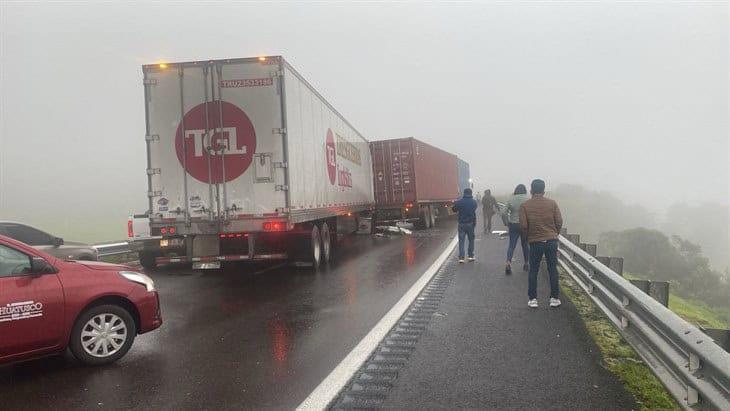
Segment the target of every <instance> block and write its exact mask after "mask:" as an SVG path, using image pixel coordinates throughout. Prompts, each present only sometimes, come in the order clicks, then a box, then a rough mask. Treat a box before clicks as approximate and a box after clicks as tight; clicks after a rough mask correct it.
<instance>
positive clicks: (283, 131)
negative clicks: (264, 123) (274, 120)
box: [271, 128, 286, 134]
mask: <svg viewBox="0 0 730 411" xmlns="http://www.w3.org/2000/svg"><path fill="white" fill-rule="evenodd" d="M271 134H286V128H273V129H271Z"/></svg>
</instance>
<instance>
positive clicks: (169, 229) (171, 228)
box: [167, 227, 175, 235]
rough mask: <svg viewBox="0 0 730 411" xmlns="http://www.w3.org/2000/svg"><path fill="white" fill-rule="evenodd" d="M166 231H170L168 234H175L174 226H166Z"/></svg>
mask: <svg viewBox="0 0 730 411" xmlns="http://www.w3.org/2000/svg"><path fill="white" fill-rule="evenodd" d="M167 232H168V233H170V235H175V227H170V228H168V229H167Z"/></svg>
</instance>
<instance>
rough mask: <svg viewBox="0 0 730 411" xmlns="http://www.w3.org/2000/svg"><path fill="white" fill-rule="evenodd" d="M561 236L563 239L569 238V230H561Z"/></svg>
mask: <svg viewBox="0 0 730 411" xmlns="http://www.w3.org/2000/svg"><path fill="white" fill-rule="evenodd" d="M560 235H562V236H563V237H567V236H568V229H567V228H565V227H563V228H561V229H560Z"/></svg>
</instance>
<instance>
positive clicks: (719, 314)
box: [624, 273, 730, 328]
mask: <svg viewBox="0 0 730 411" xmlns="http://www.w3.org/2000/svg"><path fill="white" fill-rule="evenodd" d="M624 277H625V278H626V279H629V280H635V279H642V278H641V277H640V276H637V275H634V274H630V273H624ZM671 291H672V286H671V285H670V287H669V309H670V310H672V311H674V313H675V314H677V315H678V316H680V317H682V318H684V320H685V321H687V322H689V323H692V324H694V325H696V326H699V327H705V328H730V309H728V308H724V309H723V308H720V307H716V308H712V307H709V306H708V305H707V304H705V303H703V302H701V301H697V300H693V299H690V298H683V297H680V296H678V295H677V294H674V293H672V292H671Z"/></svg>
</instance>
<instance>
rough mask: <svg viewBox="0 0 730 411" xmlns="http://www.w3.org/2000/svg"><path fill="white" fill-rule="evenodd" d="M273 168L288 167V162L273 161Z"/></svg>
mask: <svg viewBox="0 0 730 411" xmlns="http://www.w3.org/2000/svg"><path fill="white" fill-rule="evenodd" d="M274 168H289V163H285V162H282V161H277V162H275V163H274Z"/></svg>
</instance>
